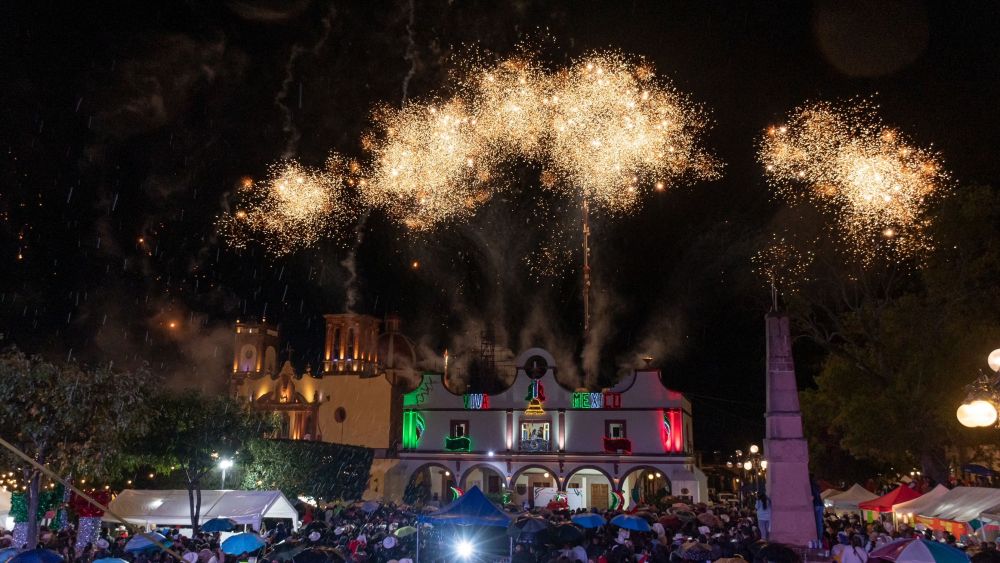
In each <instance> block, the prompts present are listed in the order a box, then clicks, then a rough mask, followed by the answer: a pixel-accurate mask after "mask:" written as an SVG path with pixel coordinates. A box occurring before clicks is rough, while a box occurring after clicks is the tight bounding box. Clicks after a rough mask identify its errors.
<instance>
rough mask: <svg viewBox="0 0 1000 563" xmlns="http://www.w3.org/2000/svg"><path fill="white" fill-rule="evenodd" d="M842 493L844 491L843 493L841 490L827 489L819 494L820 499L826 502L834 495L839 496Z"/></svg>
mask: <svg viewBox="0 0 1000 563" xmlns="http://www.w3.org/2000/svg"><path fill="white" fill-rule="evenodd" d="M842 492H844V491H841V490H840V489H827V490H825V491H823V492H822V493H820V494H819V498H821V499H823V500H826V499H828V498H830V497H832V496H833V495H839V494H840V493H842Z"/></svg>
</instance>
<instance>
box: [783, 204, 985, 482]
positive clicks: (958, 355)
mask: <svg viewBox="0 0 1000 563" xmlns="http://www.w3.org/2000/svg"><path fill="white" fill-rule="evenodd" d="M998 218H1000V197H998V194H997V192H996V191H995V190H993V189H991V188H989V187H969V188H964V189H961V190H959V191H958V192H957V193H956V194H954V196H952V197H951V198H949V199H948V200H946V201H945V202H944V203H943V204H942V205H941V206H940V207H939V208H938V209H936V210H935V213H934V216H933V223H932V225H931V227H930V233H931V235H932V237H933V240H934V241H935V246H934V248H933V249H932V250H931V251H930V252H929V253H928V254H927V255H926V256H925V257H924V259H923V261H922V263H920V264H915V265H909V266H901V265H900V264H898V263H896V262H892V261H885V262H883V263H880V264H874V265H872V264H868V265H867V266H866V267H864V268H862V267H858V266H857V265H856V264H851V263H850V262H849V261H846V260H838V258H837V256H835V255H834V253H833V252H830V251H829V250H828V249H827V250H824V251H822V252H818V253H817V260H816V264H814V265H813V266H812V271H811V272H810V273H809V276H808V277H809V278H810V279H811V280H812V281H811V282H808V283H806V284H804V285H803V286H802V287H801V288H800V290H799V291H797V292H795V293H794V294H792V295H790V296H789V298H788V308H789V311H790V312H791V314H792V316H793V319H794V320H795V321H796V324H797V327H798V328H799V330H800V331H802V332H803V333H804V334H805V335H806V336H807V337H809V338H811V339H812V340H813V341H815V342H816V343H818V344H819V345H820V346H822V347H823V348H824V349H825V350H826V352H827V357H826V359H825V361H824V363H823V367H822V369H821V372H820V374H819V376H818V377H817V379H816V384H817V386H816V388H815V389H812V390H807V391H804V392H803V394H802V404H803V414H804V415H805V423H806V427H807V428H808V429H810V434H811V435H812V437H813V438H814V445H818V444H817V442H816V441H815V439H816V438H824V439H826V440H827V441H828V444H829V439H830V438H831V437H835V438H836V440H838V441H839V444H836V445H837V446H838V447H841V448H843V449H844V450H846V451H847V452H849V453H851V454H852V455H854V456H856V457H858V458H863V459H868V460H872V461H875V462H882V463H887V464H891V465H893V466H895V467H897V468H899V469H908V468H909V467H912V466H920V467H921V469H922V471H923V472H924V473H925V474H927V475H930V476H932V477H934V478H935V479H936V480H938V481H943V480H945V479H947V475H948V474H947V467H946V466H947V463H946V459H945V452H946V450H947V448H948V447H949V446H954V445H963V444H967V443H970V442H973V441H975V440H977V439H979V438H981V436H979V435H977V434H976V433H975V432H969V431H968V430H966V429H963V428H962V427H960V426H959V425H958V423H957V421H956V419H955V409H956V407H957V406H958V404H959V403H960V402H961V398H962V396H961V395H962V389H963V386H964V385H965V384H967V383H969V382H970V381H971V380H972V379H973V378H974V377H975V373H976V368H977V367H979V366H984V365H985V355H986V353H987V352H989V351H990V350H992V349H993V348H995V347H997V345H998V344H1000V329H998V327H997V323H996V319H995V316H996V311H998V310H1000V309H998V307H1000V286H998V285H997V284H996V279H995V278H996V274H997V272H1000V236H998V234H1000V233H998V232H997V225H998V224H1000V222H998Z"/></svg>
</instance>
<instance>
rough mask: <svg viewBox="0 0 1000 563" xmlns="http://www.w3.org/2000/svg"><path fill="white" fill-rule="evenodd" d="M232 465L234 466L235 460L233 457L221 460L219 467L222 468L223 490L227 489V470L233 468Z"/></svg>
mask: <svg viewBox="0 0 1000 563" xmlns="http://www.w3.org/2000/svg"><path fill="white" fill-rule="evenodd" d="M232 466H233V460H231V459H226V458H223V459H220V460H219V469H221V470H222V487H221V489H222V490H226V470H227V469H229V468H231V467H232Z"/></svg>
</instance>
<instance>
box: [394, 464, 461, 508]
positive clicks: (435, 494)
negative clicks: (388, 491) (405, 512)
mask: <svg viewBox="0 0 1000 563" xmlns="http://www.w3.org/2000/svg"><path fill="white" fill-rule="evenodd" d="M454 486H456V485H455V475H454V474H453V473H452V472H451V470H450V469H448V468H447V467H445V466H444V465H442V464H440V463H427V464H424V465H421V466H420V467H418V468H416V469H414V470H413V473H410V479H409V481H408V482H407V484H406V490H405V491H404V492H403V502H405V503H407V504H427V503H431V502H433V503H437V504H438V505H439V506H440V505H443V504H446V503H448V502H450V501H451V496H452V493H451V487H454Z"/></svg>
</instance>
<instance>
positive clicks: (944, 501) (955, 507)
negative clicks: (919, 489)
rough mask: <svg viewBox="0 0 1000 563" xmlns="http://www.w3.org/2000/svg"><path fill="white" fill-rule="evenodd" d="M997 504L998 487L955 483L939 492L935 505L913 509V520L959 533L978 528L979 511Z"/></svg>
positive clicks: (934, 528)
mask: <svg viewBox="0 0 1000 563" xmlns="http://www.w3.org/2000/svg"><path fill="white" fill-rule="evenodd" d="M997 505H1000V489H989V488H986V487H955V488H954V489H951V490H950V491H948V492H947V493H945V494H943V495H941V496H940V497H939V498H938V501H937V503H936V504H935V506H933V507H929V508H927V509H925V510H922V511H920V512H919V513H917V515H916V516H915V517H914V521H915V522H916V523H918V524H925V525H926V526H927V527H928V528H931V529H933V530H942V531H947V532H950V533H951V534H953V535H954V536H955V537H961V536H963V535H966V534H970V533H972V532H974V531H975V530H977V529H979V527H980V524H981V523H980V521H979V515H980V514H982V513H983V512H984V511H987V510H990V509H992V508H993V507H995V506H997Z"/></svg>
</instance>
